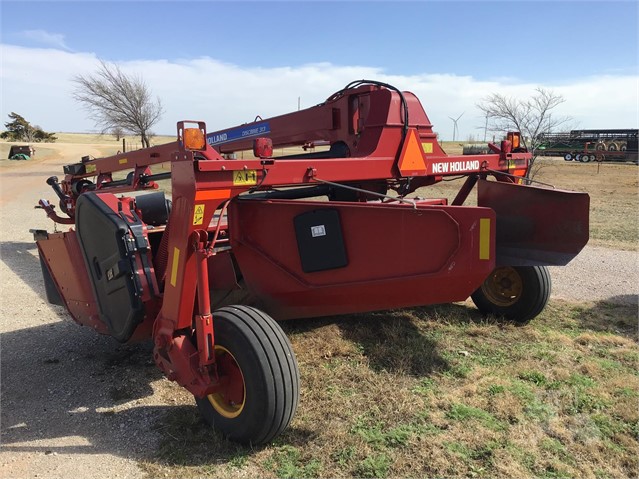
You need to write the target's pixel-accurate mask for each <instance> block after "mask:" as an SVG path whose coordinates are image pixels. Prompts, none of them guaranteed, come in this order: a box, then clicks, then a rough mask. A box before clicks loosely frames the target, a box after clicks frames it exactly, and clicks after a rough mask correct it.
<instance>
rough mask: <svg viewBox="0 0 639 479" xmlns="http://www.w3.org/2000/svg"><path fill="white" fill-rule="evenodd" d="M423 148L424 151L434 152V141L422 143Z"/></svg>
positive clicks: (427, 152)
mask: <svg viewBox="0 0 639 479" xmlns="http://www.w3.org/2000/svg"><path fill="white" fill-rule="evenodd" d="M422 150H424V153H426V154H429V153H432V152H433V144H432V143H422Z"/></svg>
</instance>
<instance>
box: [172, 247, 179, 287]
mask: <svg viewBox="0 0 639 479" xmlns="http://www.w3.org/2000/svg"><path fill="white" fill-rule="evenodd" d="M179 262H180V250H179V249H178V248H173V262H172V263H171V286H173V287H175V285H176V284H177V272H178V263H179Z"/></svg>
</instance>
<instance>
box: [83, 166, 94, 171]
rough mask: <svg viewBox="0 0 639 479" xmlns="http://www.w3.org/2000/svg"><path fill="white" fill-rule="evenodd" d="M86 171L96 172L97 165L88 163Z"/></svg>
mask: <svg viewBox="0 0 639 479" xmlns="http://www.w3.org/2000/svg"><path fill="white" fill-rule="evenodd" d="M84 171H86V172H87V173H94V172H95V165H87V166H86V167H85V169H84Z"/></svg>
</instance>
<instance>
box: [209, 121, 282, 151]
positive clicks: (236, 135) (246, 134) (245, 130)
mask: <svg viewBox="0 0 639 479" xmlns="http://www.w3.org/2000/svg"><path fill="white" fill-rule="evenodd" d="M270 131H271V127H270V126H269V124H268V122H267V121H264V122H261V123H253V124H251V125H243V126H241V127H238V128H233V129H232V130H227V131H225V132H221V133H211V134H209V135H207V139H206V141H207V142H208V144H209V145H211V146H215V145H221V144H223V143H227V142H229V141H235V140H241V139H243V138H252V137H254V136H261V135H265V134H266V133H270Z"/></svg>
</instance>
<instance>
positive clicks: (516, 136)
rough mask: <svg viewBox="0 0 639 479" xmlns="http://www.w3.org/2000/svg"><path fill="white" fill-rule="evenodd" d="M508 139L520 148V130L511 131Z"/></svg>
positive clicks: (515, 146) (514, 146)
mask: <svg viewBox="0 0 639 479" xmlns="http://www.w3.org/2000/svg"><path fill="white" fill-rule="evenodd" d="M508 141H510V142H511V143H512V145H513V148H519V146H520V145H521V133H519V132H518V131H511V132H509V133H508Z"/></svg>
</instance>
